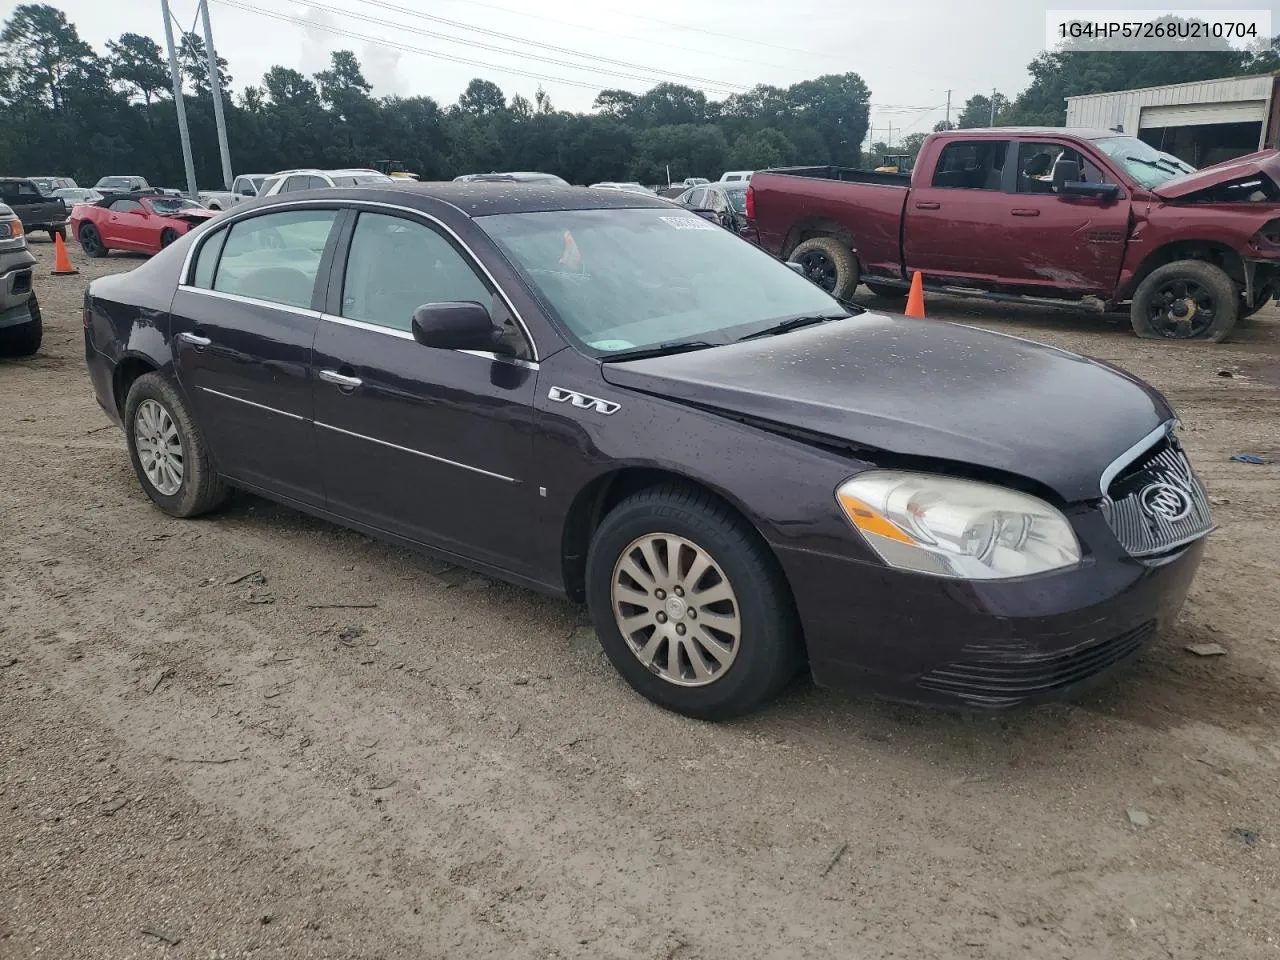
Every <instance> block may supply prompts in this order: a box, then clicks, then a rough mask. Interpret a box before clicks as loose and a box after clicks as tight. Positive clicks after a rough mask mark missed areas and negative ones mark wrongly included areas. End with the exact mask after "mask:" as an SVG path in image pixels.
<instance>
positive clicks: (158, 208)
mask: <svg viewBox="0 0 1280 960" xmlns="http://www.w3.org/2000/svg"><path fill="white" fill-rule="evenodd" d="M147 202H148V203H150V204H151V209H152V210H154V211H155V212H156V213H158V214H160V216H162V217H167V216H168V215H169V214H171V213H177V212H178V211H179V210H203V209H205V208H204V207H202V206H201V205H200V204H198V203H195V202H194V201H191V200H188V199H186V198H185V197H152V198H151V199H150V200H148V201H147Z"/></svg>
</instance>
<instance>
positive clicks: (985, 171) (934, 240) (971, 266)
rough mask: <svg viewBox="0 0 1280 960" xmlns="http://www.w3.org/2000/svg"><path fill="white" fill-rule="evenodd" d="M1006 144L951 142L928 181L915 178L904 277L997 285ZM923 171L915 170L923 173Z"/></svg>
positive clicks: (907, 214) (906, 214) (1004, 208)
mask: <svg viewBox="0 0 1280 960" xmlns="http://www.w3.org/2000/svg"><path fill="white" fill-rule="evenodd" d="M1008 153H1009V141H1008V140H984V139H974V140H954V141H952V142H951V143H948V144H947V145H946V146H944V147H943V148H942V150H941V151H940V153H939V154H938V160H937V163H936V165H935V167H934V169H933V171H931V175H930V176H929V177H927V178H926V177H924V176H917V178H916V179H917V180H919V181H920V183H921V184H922V185H921V186H912V188H911V192H910V194H909V195H908V197H907V208H906V211H905V212H904V217H905V218H906V229H905V231H904V239H903V251H902V253H903V260H904V261H905V263H906V268H907V275H908V276H910V275H911V274H912V273H914V272H915V271H917V270H918V271H920V272H921V273H923V274H924V275H925V277H926V278H928V279H930V280H934V279H945V278H955V279H958V280H961V281H963V280H975V281H980V282H983V283H988V284H989V283H993V282H998V281H999V279H1000V277H1001V275H1002V272H1003V270H1004V266H1005V265H1004V264H1002V263H1001V261H1000V257H999V256H998V255H997V254H996V253H995V251H994V250H993V249H992V240H993V236H992V232H993V231H994V230H995V229H997V228H999V227H1003V225H1004V221H1005V219H1006V217H1007V213H1008V210H1007V208H1008V206H1009V204H1008V203H1007V202H1006V201H1007V199H1008V195H1007V194H1005V193H1004V192H1003V188H1004V181H1005V176H1006V174H1005V163H1006V160H1007V157H1008ZM924 172H925V171H923V170H922V171H919V173H920V174H923V173H924Z"/></svg>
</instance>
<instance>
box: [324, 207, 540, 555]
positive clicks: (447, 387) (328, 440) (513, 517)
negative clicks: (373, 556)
mask: <svg viewBox="0 0 1280 960" xmlns="http://www.w3.org/2000/svg"><path fill="white" fill-rule="evenodd" d="M343 247H344V244H340V245H339V248H338V253H337V255H336V256H335V274H334V278H333V280H332V282H331V285H330V294H329V306H330V313H329V314H326V316H325V317H324V319H323V320H322V321H321V323H320V328H319V331H318V333H317V335H316V344H315V357H314V367H315V371H316V381H315V420H316V443H317V448H318V451H319V460H320V464H321V468H322V470H323V475H324V485H325V493H326V498H327V502H328V505H329V509H330V510H332V511H333V512H335V513H338V514H340V515H342V516H345V517H348V518H350V519H352V520H355V521H357V522H360V523H364V524H367V525H369V526H372V527H376V528H379V529H382V530H387V531H390V532H392V533H397V534H400V535H402V536H405V537H408V538H410V539H413V540H417V541H420V542H422V543H426V544H430V545H433V546H436V547H438V548H440V549H443V550H447V551H449V552H452V553H457V554H460V555H463V556H467V557H470V558H472V559H475V560H479V561H481V562H486V563H492V564H495V565H497V566H501V567H503V568H506V569H510V570H514V571H516V572H519V571H520V570H522V569H524V568H527V567H528V565H529V561H530V531H531V530H532V528H533V522H532V519H533V517H534V516H535V514H536V511H537V502H536V493H535V492H534V490H533V488H532V487H531V486H530V484H529V482H528V478H529V473H530V471H531V469H532V463H531V459H532V449H533V438H532V424H533V398H534V388H535V385H536V380H537V370H536V367H535V366H534V365H533V364H531V363H529V362H528V359H529V358H530V357H531V354H530V348H529V345H528V343H527V341H525V339H524V337H523V335H522V334H520V333H519V332H518V331H517V330H516V328H515V325H514V322H513V321H511V320H510V318H509V315H508V314H507V312H506V311H507V307H506V304H505V301H504V300H503V298H502V297H501V296H500V295H497V294H496V292H495V291H494V290H493V289H492V288H491V287H490V286H489V285H488V283H487V282H486V281H485V280H484V279H482V278H481V276H479V274H478V273H477V271H476V270H475V269H474V268H473V265H472V262H471V260H470V257H469V256H468V255H467V254H466V253H464V252H463V251H462V250H461V249H460V248H459V247H457V246H456V245H455V244H454V243H453V242H452V241H451V240H450V239H448V238H447V237H446V236H445V235H444V234H443V233H441V232H440V231H438V230H437V229H436V228H435V227H434V226H432V225H429V224H428V223H427V222H425V221H422V220H417V219H409V218H407V217H400V216H391V215H387V214H383V213H372V212H367V211H366V212H361V213H360V214H359V215H358V219H357V220H356V222H355V224H354V228H353V229H351V230H350V233H349V250H348V252H347V253H346V255H345V256H344V252H343ZM460 300H471V301H477V302H479V303H482V304H484V305H485V306H487V307H489V308H490V311H491V313H492V315H493V316H494V319H495V322H496V323H497V324H498V325H499V326H500V327H501V328H502V329H503V330H504V333H505V334H506V336H507V339H508V340H509V342H510V343H511V345H512V347H513V348H514V349H515V350H516V352H517V354H518V357H519V358H501V359H500V358H496V357H494V356H490V355H478V354H471V353H462V352H459V351H453V350H439V349H433V348H428V347H424V346H422V345H420V344H419V343H417V342H416V341H415V340H414V339H413V334H412V332H411V330H412V319H413V314H414V311H415V310H416V309H417V308H418V307H419V306H421V305H423V304H425V303H438V302H450V301H460Z"/></svg>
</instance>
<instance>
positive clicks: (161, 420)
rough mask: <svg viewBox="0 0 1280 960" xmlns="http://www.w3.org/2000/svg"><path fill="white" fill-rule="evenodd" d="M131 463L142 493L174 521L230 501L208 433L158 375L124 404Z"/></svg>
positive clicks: (138, 384) (141, 383)
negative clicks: (211, 456)
mask: <svg viewBox="0 0 1280 960" xmlns="http://www.w3.org/2000/svg"><path fill="white" fill-rule="evenodd" d="M124 422H125V437H126V438H127V441H128V444H129V459H130V460H131V461H132V462H133V469H134V472H135V473H136V474H137V475H138V480H139V481H140V482H141V483H142V489H143V490H144V491H145V492H146V494H147V496H148V497H150V498H151V500H152V502H153V503H155V505H156V506H158V507H159V508H160V509H161V510H163V511H164V512H165V513H167V514H169V515H170V516H172V517H195V516H199V515H200V514H202V513H208V512H209V511H210V510H212V509H214V508H215V507H217V506H218V505H220V504H221V503H222V502H223V501H224V500H226V498H227V492H228V491H227V487H226V484H224V483H223V482H222V479H221V478H220V477H219V476H218V475H217V473H215V472H214V469H213V464H212V463H211V462H210V459H209V453H208V447H207V446H206V445H205V441H204V435H203V434H202V433H201V432H200V428H199V427H197V426H196V423H195V421H194V420H193V419H192V418H191V414H190V412H189V411H188V410H187V406H186V404H185V403H184V402H183V400H182V397H181V396H180V395H179V393H178V391H177V390H176V389H175V388H174V386H173V384H171V383H170V382H169V381H168V380H166V379H165V378H164V377H162V376H161V375H160V374H158V373H147V374H143V375H142V376H141V377H139V378H138V379H137V380H135V381H134V382H133V385H132V386H131V387H130V388H129V397H128V399H127V400H126V401H125V416H124Z"/></svg>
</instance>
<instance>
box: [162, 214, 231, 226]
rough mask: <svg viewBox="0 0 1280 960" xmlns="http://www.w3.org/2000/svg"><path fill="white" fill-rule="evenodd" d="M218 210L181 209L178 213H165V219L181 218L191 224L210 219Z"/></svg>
mask: <svg viewBox="0 0 1280 960" xmlns="http://www.w3.org/2000/svg"><path fill="white" fill-rule="evenodd" d="M219 213H220V211H218V210H182V211H180V212H179V213H169V214H166V215H165V219H167V220H182V221H184V222H186V223H189V224H192V225H193V226H194V225H195V224H197V223H204V222H205V221H206V220H212V219H213V218H214V217H216V216H217V215H218V214H219Z"/></svg>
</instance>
